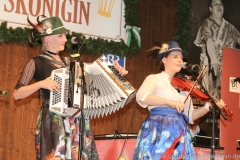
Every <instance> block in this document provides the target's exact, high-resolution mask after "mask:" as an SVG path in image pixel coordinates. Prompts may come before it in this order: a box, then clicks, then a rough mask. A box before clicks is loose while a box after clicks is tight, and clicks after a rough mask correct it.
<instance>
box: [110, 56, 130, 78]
mask: <svg viewBox="0 0 240 160" xmlns="http://www.w3.org/2000/svg"><path fill="white" fill-rule="evenodd" d="M113 66H114V67H115V68H116V69H117V70H118V72H119V74H120V75H121V76H124V75H126V74H128V71H127V70H125V69H124V68H123V67H122V66H120V65H119V63H118V61H116V60H115V61H114V62H113Z"/></svg>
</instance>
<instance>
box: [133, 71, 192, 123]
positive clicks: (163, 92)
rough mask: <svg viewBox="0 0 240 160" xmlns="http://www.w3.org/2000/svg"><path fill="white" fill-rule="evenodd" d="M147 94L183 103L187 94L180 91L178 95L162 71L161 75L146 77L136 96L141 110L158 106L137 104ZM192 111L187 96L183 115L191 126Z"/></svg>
mask: <svg viewBox="0 0 240 160" xmlns="http://www.w3.org/2000/svg"><path fill="white" fill-rule="evenodd" d="M149 94H153V95H156V96H159V97H162V98H165V99H168V100H174V101H179V102H184V100H185V98H186V96H187V94H188V92H185V91H180V93H179V92H178V91H177V90H176V89H175V88H174V87H173V86H172V84H171V82H170V81H169V75H168V74H167V73H166V72H164V71H162V72H161V73H158V74H152V75H149V76H147V77H146V79H145V80H144V82H143V84H142V85H141V87H140V88H139V90H138V91H137V94H136V100H137V102H138V104H139V105H140V106H142V107H143V108H146V107H148V109H149V110H151V109H152V108H154V107H158V106H149V105H147V104H143V103H141V102H139V100H141V101H144V100H145V99H146V97H147V96H148V95H149ZM193 111H194V108H193V103H192V100H191V98H190V96H189V98H188V100H187V101H186V103H185V105H184V114H185V115H186V116H187V117H188V118H189V123H191V124H193V121H192V113H193Z"/></svg>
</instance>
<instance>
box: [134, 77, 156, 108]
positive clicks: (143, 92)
mask: <svg viewBox="0 0 240 160" xmlns="http://www.w3.org/2000/svg"><path fill="white" fill-rule="evenodd" d="M156 85H157V78H156V77H155V76H154V75H149V76H147V77H146V79H145V80H144V81H143V83H142V85H141V87H140V88H139V90H138V91H137V94H136V100H137V102H138V104H139V105H140V106H141V107H143V108H146V107H147V106H148V105H147V104H143V103H141V102H139V100H141V101H144V100H145V99H146V97H147V96H148V95H149V94H151V93H153V91H154V89H155V87H156Z"/></svg>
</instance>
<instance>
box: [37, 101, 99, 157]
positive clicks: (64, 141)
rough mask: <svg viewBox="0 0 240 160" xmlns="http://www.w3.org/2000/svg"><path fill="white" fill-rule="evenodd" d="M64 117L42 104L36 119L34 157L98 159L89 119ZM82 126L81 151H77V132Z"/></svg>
mask: <svg viewBox="0 0 240 160" xmlns="http://www.w3.org/2000/svg"><path fill="white" fill-rule="evenodd" d="M80 121H81V118H64V117H61V116H59V115H57V114H54V113H52V112H50V111H49V108H48V105H47V104H43V105H42V107H41V109H40V112H39V115H38V120H37V128H36V159H37V160H62V159H64V160H78V156H79V154H80V153H81V159H82V160H98V159H99V157H98V153H97V148H96V145H95V142H94V139H93V136H92V132H91V127H90V121H89V119H86V118H84V121H83V124H84V125H83V126H84V127H79V122H80ZM81 128H83V131H82V133H83V138H81V139H82V142H83V143H81V144H82V146H83V147H82V151H81V152H79V149H81V147H79V139H80V137H79V133H80V131H81Z"/></svg>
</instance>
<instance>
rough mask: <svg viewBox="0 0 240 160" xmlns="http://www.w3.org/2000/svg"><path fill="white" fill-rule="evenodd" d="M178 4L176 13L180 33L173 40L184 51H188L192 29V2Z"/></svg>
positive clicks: (180, 0) (189, 0) (183, 1)
mask: <svg viewBox="0 0 240 160" xmlns="http://www.w3.org/2000/svg"><path fill="white" fill-rule="evenodd" d="M176 2H177V5H178V7H177V13H176V14H177V23H176V25H177V28H178V32H177V34H176V35H175V37H174V38H173V39H174V40H175V41H177V42H178V43H179V45H180V46H181V48H182V49H183V50H185V51H188V49H189V42H190V39H191V29H192V23H191V12H192V0H176Z"/></svg>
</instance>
